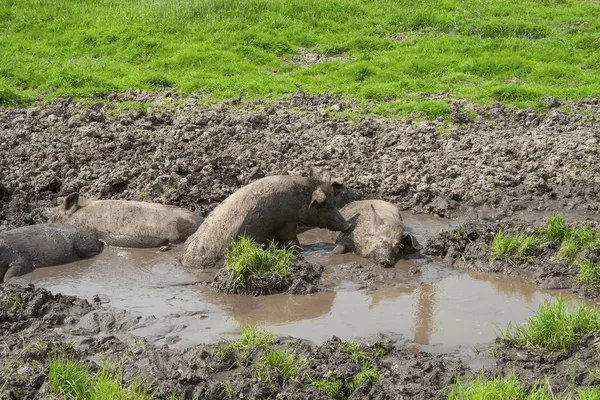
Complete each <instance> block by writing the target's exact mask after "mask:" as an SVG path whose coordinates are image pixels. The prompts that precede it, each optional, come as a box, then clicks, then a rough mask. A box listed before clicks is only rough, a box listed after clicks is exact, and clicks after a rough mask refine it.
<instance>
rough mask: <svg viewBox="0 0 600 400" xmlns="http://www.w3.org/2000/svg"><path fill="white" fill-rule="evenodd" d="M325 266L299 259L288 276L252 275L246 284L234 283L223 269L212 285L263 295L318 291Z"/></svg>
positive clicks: (234, 291)
mask: <svg viewBox="0 0 600 400" xmlns="http://www.w3.org/2000/svg"><path fill="white" fill-rule="evenodd" d="M323 270H324V268H323V267H322V266H320V265H315V264H312V263H310V262H308V261H306V260H298V261H297V262H295V263H294V264H293V265H292V266H291V267H290V270H289V273H288V274H287V275H286V276H280V275H276V274H270V275H259V276H254V277H251V278H250V279H249V280H248V281H247V282H246V284H245V285H244V286H238V285H236V284H234V282H233V280H232V279H231V276H230V274H229V272H228V271H227V269H225V268H223V269H221V270H220V271H219V272H218V273H217V275H216V276H215V279H214V281H213V282H211V284H210V285H211V286H212V287H213V288H215V289H217V290H218V291H219V292H224V293H232V294H244V295H249V296H262V295H268V294H275V293H287V294H311V293H314V292H316V291H317V289H318V286H317V285H318V281H319V279H320V278H321V273H322V272H323Z"/></svg>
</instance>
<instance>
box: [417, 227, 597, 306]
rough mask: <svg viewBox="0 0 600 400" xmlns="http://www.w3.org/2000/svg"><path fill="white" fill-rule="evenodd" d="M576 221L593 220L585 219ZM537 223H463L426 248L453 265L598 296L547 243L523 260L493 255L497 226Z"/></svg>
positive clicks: (506, 228) (529, 229)
mask: <svg viewBox="0 0 600 400" xmlns="http://www.w3.org/2000/svg"><path fill="white" fill-rule="evenodd" d="M572 222H573V221H572ZM580 222H581V223H587V224H589V223H592V224H596V223H595V222H593V221H589V220H588V221H580ZM537 224H539V221H538V222H537V223H536V224H531V223H529V224H527V223H518V224H517V223H516V222H515V221H511V222H496V223H488V222H478V223H467V224H465V225H462V226H461V227H460V228H458V229H454V230H451V231H443V232H441V233H440V235H439V236H438V237H437V238H434V239H430V241H429V242H428V245H427V251H426V252H427V254H429V255H433V256H439V257H442V258H443V259H444V261H445V262H446V263H448V264H449V265H452V266H454V267H456V268H461V269H468V270H471V271H482V272H498V273H503V274H506V275H511V276H517V277H520V278H523V279H526V280H529V281H531V282H533V283H534V284H535V285H536V286H537V287H538V288H540V289H567V290H569V291H572V292H573V293H577V294H579V295H581V296H585V297H588V298H596V297H598V296H599V295H600V291H599V290H598V288H596V287H592V286H589V285H586V284H584V283H582V282H579V281H577V280H575V276H576V275H577V273H578V271H579V269H578V268H577V267H574V266H573V265H571V263H568V262H566V261H564V260H562V259H561V258H560V257H558V256H557V249H556V248H555V246H552V244H550V243H549V244H546V245H544V246H542V247H541V248H540V249H539V250H537V251H536V252H535V253H534V254H532V255H531V257H527V258H526V259H523V260H518V261H515V260H496V259H494V258H493V256H492V251H491V248H490V245H491V242H492V240H493V239H494V236H495V235H496V233H497V232H498V231H499V230H501V229H502V230H504V231H505V232H507V231H508V232H510V230H511V229H514V228H518V229H522V230H523V232H525V233H529V232H533V229H534V228H535V227H536V226H538V225H537Z"/></svg>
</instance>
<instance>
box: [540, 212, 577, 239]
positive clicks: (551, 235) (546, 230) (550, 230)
mask: <svg viewBox="0 0 600 400" xmlns="http://www.w3.org/2000/svg"><path fill="white" fill-rule="evenodd" d="M569 233H570V229H569V225H568V224H567V221H565V217H564V216H563V215H562V214H560V213H552V214H550V215H549V216H548V217H546V222H545V224H544V225H543V226H542V227H541V228H540V230H539V237H540V239H541V240H543V241H545V242H562V241H563V240H564V239H566V238H567V237H568V236H569Z"/></svg>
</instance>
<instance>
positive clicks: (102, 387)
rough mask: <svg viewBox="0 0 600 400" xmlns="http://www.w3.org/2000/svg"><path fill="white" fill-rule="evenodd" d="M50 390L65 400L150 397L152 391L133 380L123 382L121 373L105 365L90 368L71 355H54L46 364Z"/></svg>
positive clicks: (143, 399) (126, 399)
mask: <svg viewBox="0 0 600 400" xmlns="http://www.w3.org/2000/svg"><path fill="white" fill-rule="evenodd" d="M48 379H49V382H50V393H51V394H52V395H53V396H57V397H58V398H61V399H64V400H103V399H114V400H147V399H148V400H149V399H152V398H153V397H154V391H153V390H152V389H150V388H148V387H145V386H144V385H143V384H141V382H140V381H134V382H133V383H130V384H129V385H124V384H123V377H122V375H121V374H117V373H114V372H112V371H111V370H110V369H109V368H108V367H107V366H103V367H101V368H100V369H99V370H98V371H93V370H92V369H91V368H90V367H87V366H85V365H83V364H81V363H79V362H77V361H74V360H73V359H71V358H64V357H57V358H55V359H53V360H51V361H50V364H49V366H48Z"/></svg>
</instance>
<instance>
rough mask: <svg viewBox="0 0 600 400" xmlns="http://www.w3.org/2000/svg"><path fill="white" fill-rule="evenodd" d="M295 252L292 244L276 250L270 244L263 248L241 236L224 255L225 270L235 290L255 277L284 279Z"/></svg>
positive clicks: (293, 259) (294, 258)
mask: <svg viewBox="0 0 600 400" xmlns="http://www.w3.org/2000/svg"><path fill="white" fill-rule="evenodd" d="M295 250H296V246H295V245H293V244H292V245H289V246H287V247H285V248H278V247H276V246H275V245H274V244H273V243H271V245H270V246H269V247H268V248H264V247H263V246H260V245H259V244H257V243H256V242H255V241H254V240H252V239H251V238H248V237H246V236H241V237H240V238H239V239H237V240H233V241H232V245H231V249H230V250H229V251H228V252H227V254H226V255H225V269H226V270H227V271H228V272H229V276H230V277H231V281H232V284H233V286H234V287H235V288H243V287H245V286H246V284H247V283H248V281H249V280H251V279H252V278H255V277H269V276H272V275H278V276H280V277H285V276H287V274H288V272H289V269H290V267H291V266H292V265H293V263H294V261H295V260H296V253H295Z"/></svg>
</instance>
